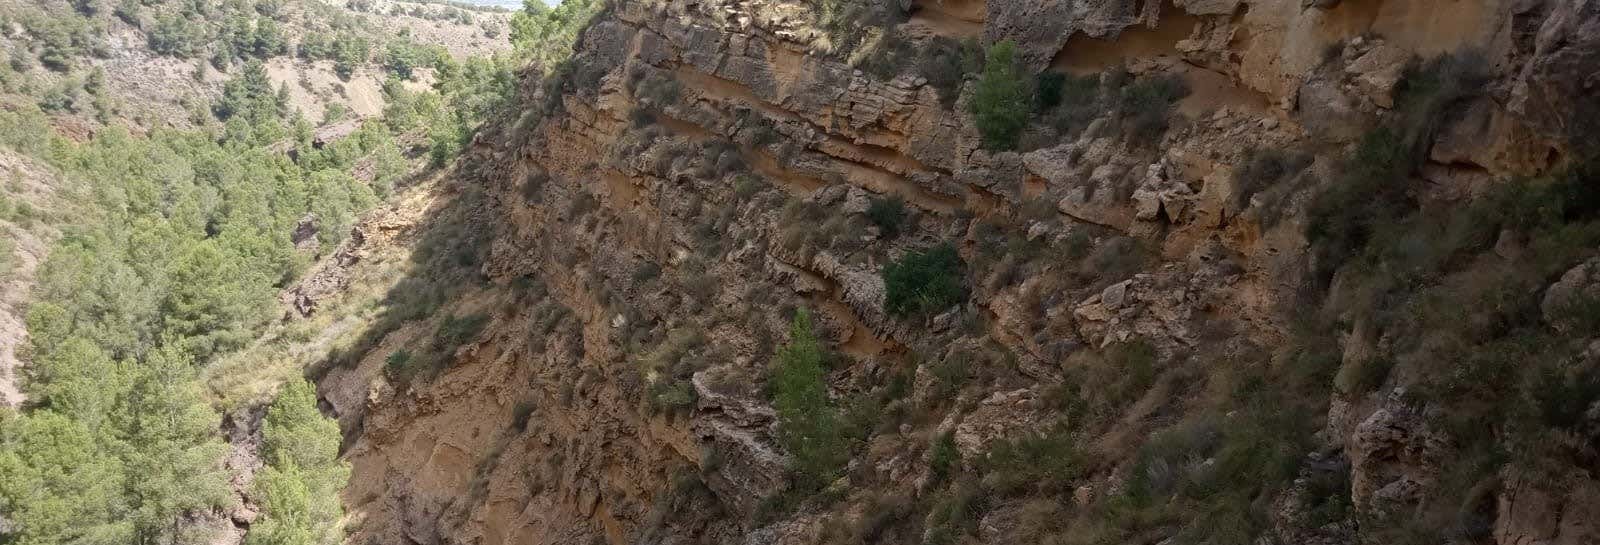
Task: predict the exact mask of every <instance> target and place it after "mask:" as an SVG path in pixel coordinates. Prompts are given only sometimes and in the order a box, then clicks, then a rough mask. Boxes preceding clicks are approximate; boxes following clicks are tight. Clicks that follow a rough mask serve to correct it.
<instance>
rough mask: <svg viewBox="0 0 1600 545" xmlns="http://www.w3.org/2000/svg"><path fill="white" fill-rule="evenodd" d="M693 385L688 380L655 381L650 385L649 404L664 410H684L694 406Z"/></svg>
mask: <svg viewBox="0 0 1600 545" xmlns="http://www.w3.org/2000/svg"><path fill="white" fill-rule="evenodd" d="M696 398H697V396H696V395H695V391H694V385H693V384H691V383H690V382H689V381H688V380H673V381H656V382H655V383H654V384H651V385H650V406H651V407H654V408H657V409H661V410H666V411H674V412H676V411H685V410H688V409H690V408H693V407H694V402H695V399H696Z"/></svg>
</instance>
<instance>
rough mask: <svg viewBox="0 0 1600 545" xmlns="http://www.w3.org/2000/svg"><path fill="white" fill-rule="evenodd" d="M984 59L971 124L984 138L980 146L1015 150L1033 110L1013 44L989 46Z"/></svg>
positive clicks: (975, 94)
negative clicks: (975, 125)
mask: <svg viewBox="0 0 1600 545" xmlns="http://www.w3.org/2000/svg"><path fill="white" fill-rule="evenodd" d="M986 56H987V58H986V59H985V61H984V67H983V74H982V75H981V76H980V77H979V78H978V83H977V87H976V88H975V89H974V91H973V96H972V103H971V109H972V116H973V121H974V122H975V123H976V124H977V126H978V132H979V133H981V134H982V135H983V147H985V148H987V149H991V150H1009V149H1015V148H1016V147H1017V139H1018V138H1019V137H1021V136H1022V129H1023V128H1025V127H1027V124H1028V114H1029V112H1030V111H1031V109H1032V108H1031V105H1030V103H1029V102H1030V98H1031V97H1029V95H1028V84H1027V81H1026V80H1025V79H1024V76H1023V74H1022V67H1021V66H1020V65H1019V64H1018V63H1017V59H1016V44H1014V43H1012V42H1010V41H1001V42H999V43H996V44H994V45H993V46H990V47H989V50H988V52H987V54H986Z"/></svg>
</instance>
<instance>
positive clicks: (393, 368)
mask: <svg viewBox="0 0 1600 545" xmlns="http://www.w3.org/2000/svg"><path fill="white" fill-rule="evenodd" d="M411 359H412V358H411V351H410V350H406V349H403V348H402V349H400V350H396V351H394V352H392V353H390V354H389V357H387V358H384V359H383V365H384V368H386V369H388V370H389V372H391V373H401V372H404V371H405V370H406V369H407V368H409V367H410V366H411Z"/></svg>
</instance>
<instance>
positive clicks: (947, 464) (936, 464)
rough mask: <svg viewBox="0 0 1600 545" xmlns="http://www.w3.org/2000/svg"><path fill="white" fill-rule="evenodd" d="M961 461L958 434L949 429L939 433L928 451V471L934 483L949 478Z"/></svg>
mask: <svg viewBox="0 0 1600 545" xmlns="http://www.w3.org/2000/svg"><path fill="white" fill-rule="evenodd" d="M960 463H961V451H959V450H956V434H955V432H953V431H947V432H944V433H941V434H939V439H937V440H935V441H934V442H933V448H932V449H931V450H930V451H929V453H928V471H929V475H930V476H932V478H933V482H934V483H940V482H944V481H945V480H946V479H949V478H950V477H951V476H952V475H953V474H954V473H953V472H954V471H955V470H956V469H958V467H957V466H958V464H960Z"/></svg>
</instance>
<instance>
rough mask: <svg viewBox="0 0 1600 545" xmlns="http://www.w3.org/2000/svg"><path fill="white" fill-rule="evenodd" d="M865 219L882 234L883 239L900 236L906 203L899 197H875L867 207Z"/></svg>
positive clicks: (904, 219)
mask: <svg viewBox="0 0 1600 545" xmlns="http://www.w3.org/2000/svg"><path fill="white" fill-rule="evenodd" d="M867 219H868V220H871V221H872V224H873V225H876V226H878V230H879V231H880V232H882V233H883V237H884V238H893V237H894V236H895V235H897V234H900V224H902V223H905V221H906V201H905V199H901V198H900V196H899V195H889V196H887V197H876V198H873V199H872V203H871V204H870V205H868V206H867Z"/></svg>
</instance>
